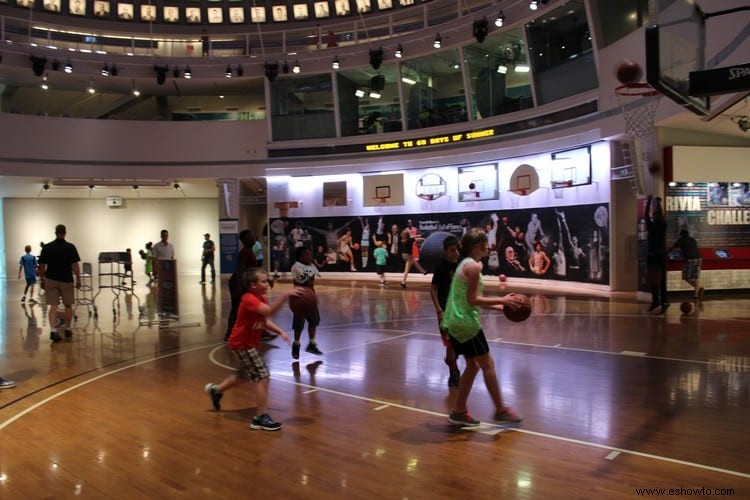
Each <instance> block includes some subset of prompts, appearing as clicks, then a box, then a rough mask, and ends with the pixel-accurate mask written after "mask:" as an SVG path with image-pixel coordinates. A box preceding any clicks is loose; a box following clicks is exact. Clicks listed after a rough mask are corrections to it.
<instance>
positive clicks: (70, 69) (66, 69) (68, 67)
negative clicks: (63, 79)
mask: <svg viewBox="0 0 750 500" xmlns="http://www.w3.org/2000/svg"><path fill="white" fill-rule="evenodd" d="M63 71H64V72H66V73H67V74H71V73H72V72H73V65H72V64H70V59H68V62H66V63H65V66H63Z"/></svg>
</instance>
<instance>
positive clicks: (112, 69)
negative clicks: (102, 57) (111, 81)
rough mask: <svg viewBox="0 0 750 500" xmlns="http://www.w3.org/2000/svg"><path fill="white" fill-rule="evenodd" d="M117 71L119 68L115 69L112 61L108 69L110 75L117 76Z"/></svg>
mask: <svg viewBox="0 0 750 500" xmlns="http://www.w3.org/2000/svg"><path fill="white" fill-rule="evenodd" d="M119 72H120V70H119V69H117V66H115V63H112V68H111V69H110V70H109V74H110V75H112V76H117V74H118V73H119Z"/></svg>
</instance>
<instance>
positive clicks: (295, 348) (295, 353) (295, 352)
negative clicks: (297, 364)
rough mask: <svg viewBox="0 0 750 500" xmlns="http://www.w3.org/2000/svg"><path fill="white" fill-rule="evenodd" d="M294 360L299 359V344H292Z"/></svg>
mask: <svg viewBox="0 0 750 500" xmlns="http://www.w3.org/2000/svg"><path fill="white" fill-rule="evenodd" d="M292 358H294V359H299V343H298V342H292Z"/></svg>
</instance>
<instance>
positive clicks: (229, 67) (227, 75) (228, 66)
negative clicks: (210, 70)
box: [224, 64, 268, 78]
mask: <svg viewBox="0 0 750 500" xmlns="http://www.w3.org/2000/svg"><path fill="white" fill-rule="evenodd" d="M224 76H226V77H227V78H232V67H231V66H230V65H229V64H227V70H226V71H225V72H224ZM266 76H268V71H267V70H266Z"/></svg>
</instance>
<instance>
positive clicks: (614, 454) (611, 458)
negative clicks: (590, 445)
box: [604, 451, 620, 460]
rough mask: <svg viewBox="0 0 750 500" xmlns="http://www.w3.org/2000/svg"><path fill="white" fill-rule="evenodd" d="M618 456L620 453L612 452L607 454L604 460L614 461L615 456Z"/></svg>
mask: <svg viewBox="0 0 750 500" xmlns="http://www.w3.org/2000/svg"><path fill="white" fill-rule="evenodd" d="M619 454H620V452H619V451H612V452H610V453H609V454H608V455H607V456H606V457H604V458H606V459H607V460H614V459H615V458H617V456H618V455H619Z"/></svg>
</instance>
